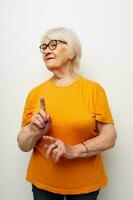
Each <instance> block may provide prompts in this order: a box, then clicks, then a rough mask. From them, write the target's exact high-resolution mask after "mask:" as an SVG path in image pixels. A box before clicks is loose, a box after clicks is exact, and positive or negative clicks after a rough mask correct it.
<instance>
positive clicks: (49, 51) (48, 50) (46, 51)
mask: <svg viewBox="0 0 133 200" xmlns="http://www.w3.org/2000/svg"><path fill="white" fill-rule="evenodd" d="M51 52H52V51H51V50H50V48H49V46H47V48H46V49H45V52H44V54H45V55H46V54H48V53H51Z"/></svg>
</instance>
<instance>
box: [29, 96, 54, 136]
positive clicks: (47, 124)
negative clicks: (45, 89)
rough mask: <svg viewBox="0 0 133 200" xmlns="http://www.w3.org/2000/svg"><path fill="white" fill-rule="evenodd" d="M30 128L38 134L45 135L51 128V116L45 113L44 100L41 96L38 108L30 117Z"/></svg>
mask: <svg viewBox="0 0 133 200" xmlns="http://www.w3.org/2000/svg"><path fill="white" fill-rule="evenodd" d="M30 125H31V129H32V130H33V131H34V132H35V133H36V134H40V135H42V136H43V135H45V134H46V133H48V132H49V130H50V128H51V117H50V116H49V115H48V114H47V113H46V108H45V101H44V98H43V97H40V109H39V111H38V112H37V113H36V114H35V115H34V116H33V117H32V120H31V124H30Z"/></svg>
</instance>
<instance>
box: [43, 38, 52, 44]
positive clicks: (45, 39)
mask: <svg viewBox="0 0 133 200" xmlns="http://www.w3.org/2000/svg"><path fill="white" fill-rule="evenodd" d="M51 40H52V39H50V38H48V37H45V38H44V43H46V44H47V43H49V42H50V41H51Z"/></svg>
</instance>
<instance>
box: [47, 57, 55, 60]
mask: <svg viewBox="0 0 133 200" xmlns="http://www.w3.org/2000/svg"><path fill="white" fill-rule="evenodd" d="M51 59H54V58H53V57H49V58H46V60H51Z"/></svg>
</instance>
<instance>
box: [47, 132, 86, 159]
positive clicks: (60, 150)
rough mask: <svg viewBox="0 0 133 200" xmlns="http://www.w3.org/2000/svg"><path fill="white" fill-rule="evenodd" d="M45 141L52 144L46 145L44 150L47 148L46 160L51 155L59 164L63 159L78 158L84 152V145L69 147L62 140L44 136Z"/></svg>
mask: <svg viewBox="0 0 133 200" xmlns="http://www.w3.org/2000/svg"><path fill="white" fill-rule="evenodd" d="M43 139H44V140H45V141H49V142H50V144H45V145H44V148H47V151H46V159H48V158H49V156H50V154H51V155H52V157H53V160H54V161H55V162H58V161H59V159H60V158H61V157H64V158H67V159H74V158H77V157H78V155H79V154H80V153H81V151H84V147H83V145H82V144H78V145H74V146H68V145H66V144H65V143H64V142H63V141H62V140H60V139H57V138H54V137H51V136H43Z"/></svg>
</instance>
